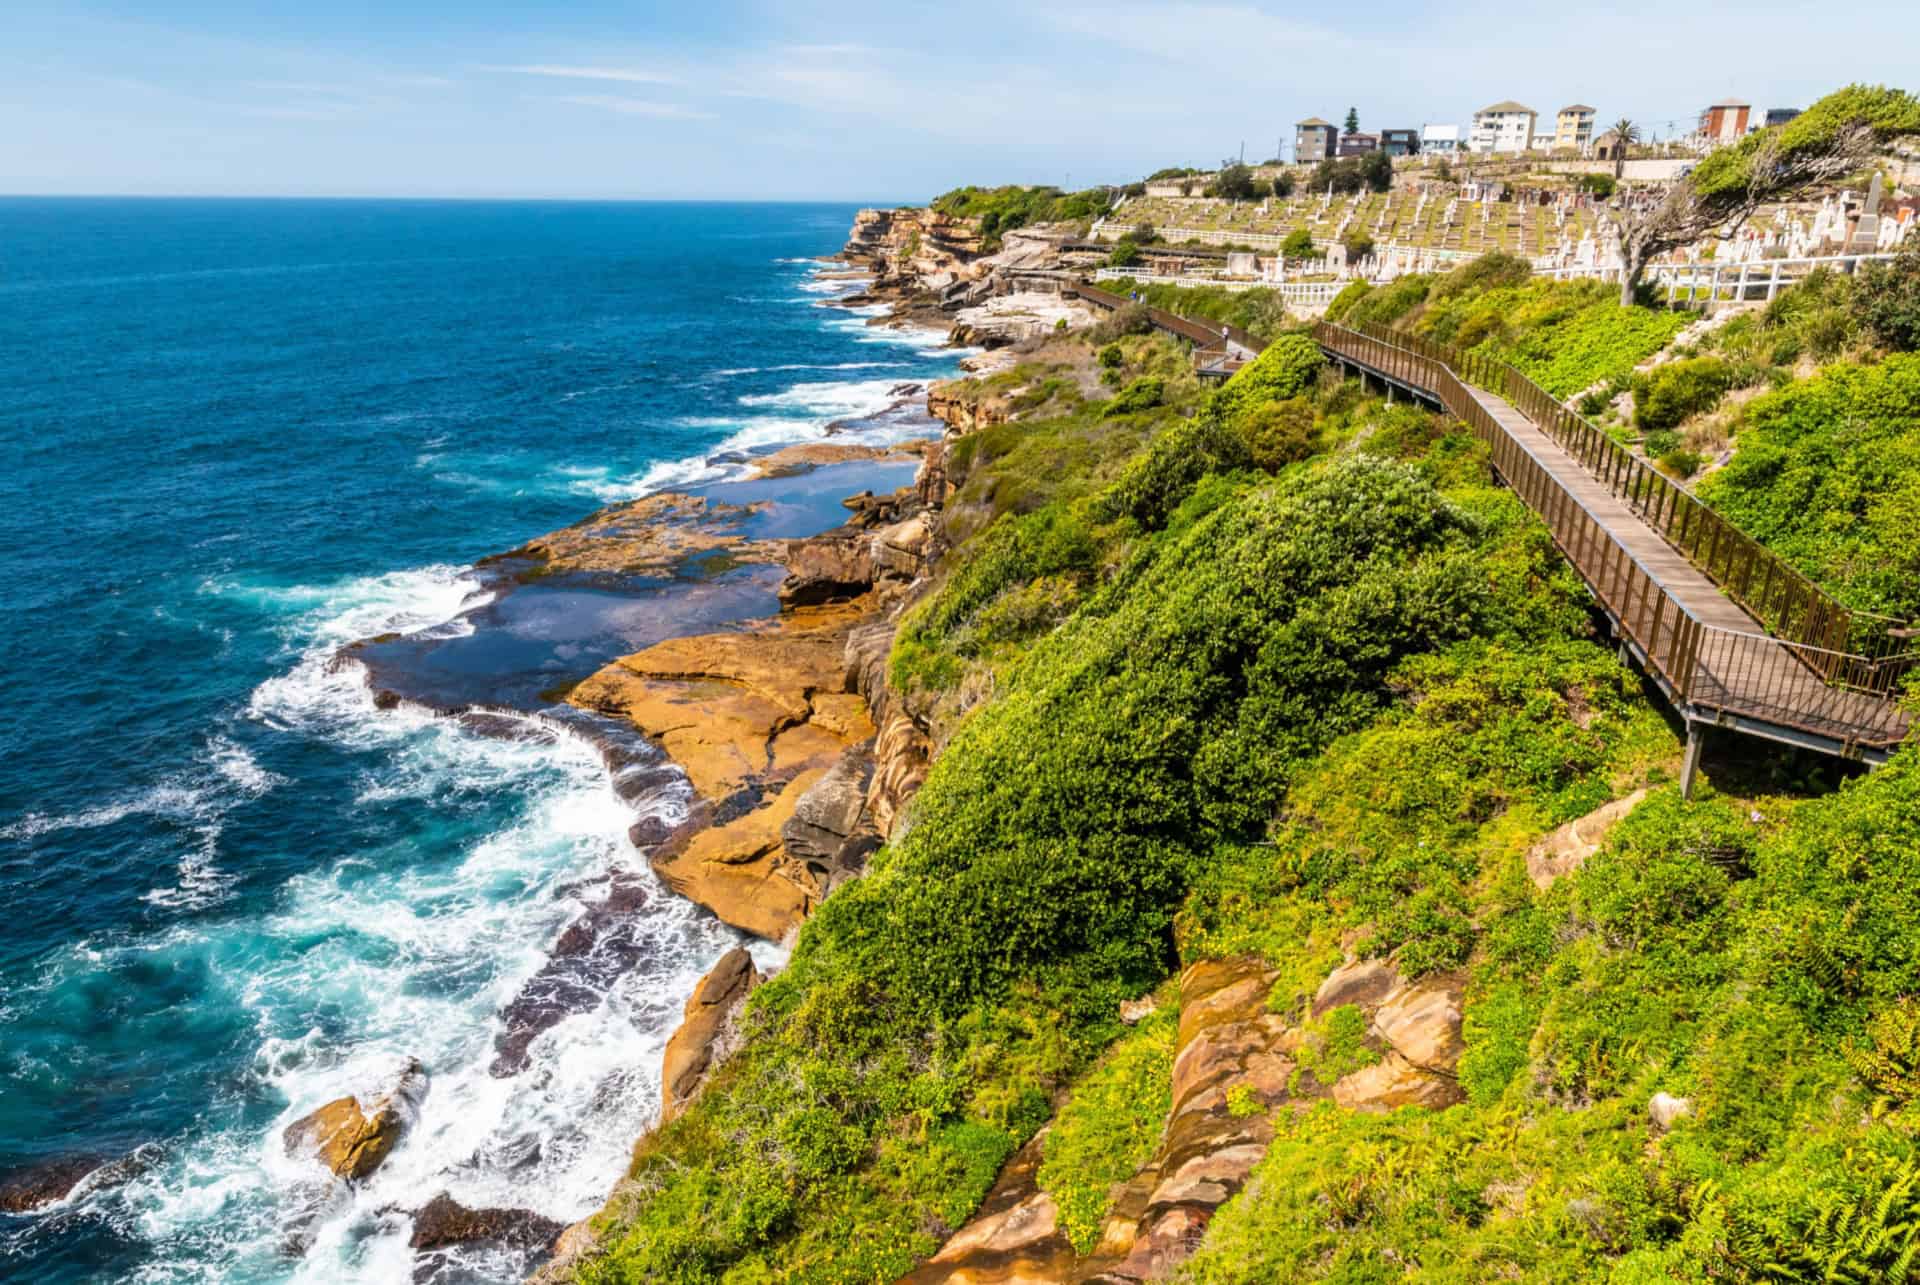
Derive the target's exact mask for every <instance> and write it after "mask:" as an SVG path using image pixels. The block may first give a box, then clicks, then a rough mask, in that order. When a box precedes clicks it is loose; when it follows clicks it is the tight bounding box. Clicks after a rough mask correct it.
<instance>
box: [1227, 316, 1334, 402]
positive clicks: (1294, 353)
mask: <svg viewBox="0 0 1920 1285" xmlns="http://www.w3.org/2000/svg"><path fill="white" fill-rule="evenodd" d="M1326 364H1327V356H1326V354H1325V353H1324V352H1322V351H1321V349H1320V345H1319V344H1317V343H1315V342H1314V341H1313V340H1312V338H1311V337H1309V336H1307V335H1303V334H1293V335H1282V336H1281V337H1280V338H1278V339H1276V340H1274V341H1273V342H1272V343H1270V344H1268V345H1267V347H1266V349H1265V350H1264V351H1263V352H1262V353H1261V354H1260V355H1259V356H1258V357H1256V358H1254V359H1253V360H1252V361H1250V362H1248V363H1247V364H1246V365H1244V366H1242V367H1241V368H1240V369H1239V370H1238V371H1236V372H1235V373H1234V376H1233V378H1231V379H1229V380H1228V381H1227V382H1226V384H1225V385H1223V386H1222V387H1221V389H1220V391H1219V392H1217V393H1216V394H1214V398H1213V404H1214V406H1215V407H1216V408H1217V409H1218V411H1219V413H1220V414H1222V415H1225V416H1233V415H1237V414H1239V413H1240V412H1242V411H1244V410H1247V409H1249V408H1250V407H1253V406H1257V405H1259V404H1260V403H1262V402H1277V401H1285V400H1286V399H1287V398H1289V397H1298V396H1299V395H1300V394H1301V393H1303V392H1306V391H1307V389H1309V388H1311V387H1312V386H1313V383H1314V381H1315V380H1316V379H1318V378H1319V377H1320V372H1321V371H1322V370H1323V369H1325V367H1326Z"/></svg>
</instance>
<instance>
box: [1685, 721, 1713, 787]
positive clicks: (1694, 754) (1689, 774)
mask: <svg viewBox="0 0 1920 1285" xmlns="http://www.w3.org/2000/svg"><path fill="white" fill-rule="evenodd" d="M1706 739H1707V734H1706V731H1705V729H1704V728H1702V727H1701V726H1700V724H1698V723H1696V722H1694V721H1693V720H1692V719H1688V720H1687V754H1686V757H1685V758H1683V759H1681V760H1680V797H1681V798H1683V799H1687V800H1689V801H1691V800H1692V798H1693V776H1694V773H1696V772H1698V771H1699V770H1700V747H1701V746H1702V745H1703V744H1704V743H1705V741H1706Z"/></svg>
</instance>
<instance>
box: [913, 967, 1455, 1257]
mask: <svg viewBox="0 0 1920 1285" xmlns="http://www.w3.org/2000/svg"><path fill="white" fill-rule="evenodd" d="M1276 977H1277V973H1276V972H1275V971H1274V970H1273V969H1272V968H1270V967H1268V966H1267V964H1266V963H1265V962H1264V961H1263V960H1260V959H1258V958H1253V957H1247V958H1241V959H1225V960H1203V961H1200V962H1198V963H1195V964H1192V965H1190V966H1188V968H1187V969H1186V970H1185V971H1184V972H1182V973H1181V974H1180V1030H1179V1035H1178V1037H1177V1041H1176V1044H1175V1052H1174V1059H1173V1074H1172V1108H1171V1110H1170V1111H1169V1112H1168V1115H1167V1120H1166V1124H1165V1126H1164V1128H1163V1130H1162V1132H1161V1138H1160V1145H1159V1147H1158V1148H1157V1149H1156V1150H1155V1152H1154V1154H1153V1156H1152V1157H1151V1158H1150V1159H1149V1160H1148V1161H1147V1163H1146V1164H1145V1165H1143V1166H1141V1168H1140V1169H1139V1171H1138V1172H1136V1173H1135V1174H1134V1176H1133V1177H1132V1178H1131V1179H1129V1180H1128V1181H1127V1182H1126V1183H1124V1184H1123V1185H1121V1186H1120V1187H1119V1188H1118V1189H1117V1190H1116V1192H1115V1193H1114V1197H1113V1205H1112V1209H1111V1212H1110V1213H1109V1214H1108V1216H1107V1218H1106V1221H1105V1223H1104V1224H1103V1225H1102V1228H1101V1236H1100V1243H1099V1245H1098V1246H1097V1247H1096V1248H1095V1249H1094V1251H1093V1252H1092V1253H1091V1254H1089V1255H1088V1256H1087V1257H1086V1258H1084V1259H1080V1258H1076V1257H1075V1256H1074V1253H1073V1249H1072V1246H1071V1245H1070V1244H1069V1243H1068V1241H1067V1239H1066V1237H1065V1235H1064V1234H1062V1233H1061V1232H1060V1231H1059V1229H1058V1227H1057V1225H1056V1222H1057V1219H1056V1210H1055V1207H1054V1204H1053V1201H1052V1198H1051V1197H1049V1196H1048V1195H1047V1194H1046V1193H1045V1192H1043V1191H1041V1190H1040V1188H1039V1184H1038V1178H1037V1172H1038V1169H1039V1165H1040V1161H1041V1159H1042V1158H1043V1155H1044V1146H1045V1144H1044V1135H1042V1138H1036V1139H1035V1140H1034V1141H1033V1142H1031V1143H1029V1144H1028V1145H1027V1147H1026V1148H1025V1149H1024V1150H1023V1151H1022V1152H1021V1153H1020V1155H1019V1156H1018V1157H1016V1159H1015V1161H1014V1162H1013V1163H1012V1164H1010V1165H1009V1166H1008V1167H1007V1169H1006V1170H1005V1171H1004V1172H1003V1173H1002V1174H1001V1177H1000V1180H999V1182H997V1183H996V1184H995V1186H994V1189H993V1191H992V1192H991V1193H989V1195H988V1197H987V1201H986V1203H985V1204H983V1205H982V1207H981V1211H980V1213H979V1214H978V1215H977V1216H976V1217H975V1218H974V1219H972V1220H971V1221H970V1222H969V1223H968V1224H967V1225H966V1226H965V1227H963V1228H962V1229H961V1230H960V1231H959V1232H957V1233H956V1234H955V1235H954V1236H953V1237H952V1238H950V1239H949V1240H948V1241H947V1243H946V1244H945V1245H943V1246H942V1247H941V1249H940V1251H939V1253H938V1254H936V1255H935V1256H934V1257H933V1258H931V1259H929V1260H928V1261H927V1262H926V1263H925V1264H923V1265H922V1266H921V1267H920V1268H919V1269H918V1270H917V1271H915V1272H913V1273H912V1274H911V1275H909V1276H907V1277H905V1278H904V1283H905V1285H961V1283H962V1282H964V1283H966V1285H978V1283H984V1282H1016V1281H1035V1282H1038V1281H1047V1282H1100V1283H1102V1285H1132V1283H1134V1282H1145V1281H1157V1280H1165V1279H1167V1278H1169V1277H1170V1276H1172V1275H1173V1274H1174V1273H1175V1272H1176V1271H1177V1270H1178V1268H1179V1266H1180V1264H1181V1263H1182V1262H1184V1261H1185V1260H1186V1258H1187V1257H1188V1255H1190V1254H1191V1253H1192V1252H1193V1249H1194V1247H1195V1246H1196V1245H1197V1244H1198V1243H1199V1241H1200V1239H1201V1237H1202V1236H1203V1235H1204V1234H1205V1232H1206V1228H1207V1226H1208V1224H1209V1223H1210V1222H1211V1221H1212V1220H1213V1216H1214V1214H1215V1213H1216V1212H1217V1211H1218V1210H1219V1208H1220V1206H1222V1205H1223V1204H1225V1203H1226V1202H1227V1201H1228V1200H1229V1199H1231V1198H1232V1197H1233V1195H1234V1193H1236V1192H1238V1191H1239V1190H1240V1189H1241V1188H1242V1187H1243V1186H1245V1184H1246V1182H1247V1179H1248V1177H1249V1176H1250V1175H1251V1174H1252V1172H1253V1168H1254V1166H1255V1165H1257V1164H1258V1163H1259V1162H1260V1160H1261V1158H1262V1157H1263V1156H1265V1155H1266V1152H1267V1148H1268V1146H1269V1145H1270V1144H1271V1143H1272V1141H1273V1138H1274V1124H1273V1120H1274V1113H1275V1111H1276V1110H1277V1109H1280V1108H1283V1107H1285V1106H1287V1105H1288V1104H1290V1103H1296V1102H1300V1101H1302V1100H1310V1099H1314V1098H1322V1097H1332V1098H1333V1099H1334V1100H1335V1101H1336V1102H1338V1103H1340V1104H1341V1105H1343V1106H1347V1107H1349V1108H1351V1109H1354V1110H1385V1109H1387V1108H1388V1107H1389V1106H1395V1105H1402V1104H1405V1103H1408V1102H1418V1103H1421V1104H1424V1105H1429V1106H1445V1105H1448V1104H1449V1103H1451V1102H1455V1101H1458V1100H1459V1089H1458V1086H1457V1085H1456V1084H1455V1083H1454V1081H1453V1067H1454V1064H1455V1063H1456V1062H1457V1061H1458V1059H1459V1056H1460V1048H1461V1043H1460V992H1459V987H1458V983H1457V981H1456V980H1454V979H1451V978H1443V979H1427V980H1423V981H1419V982H1410V981H1407V980H1406V979H1403V978H1401V977H1400V976H1399V975H1398V973H1397V972H1396V971H1395V970H1394V969H1393V967H1392V966H1391V965H1390V964H1387V963H1385V962H1383V961H1378V960H1361V961H1356V962H1353V963H1349V964H1347V965H1346V966H1345V967H1342V968H1340V969H1336V970H1335V971H1334V973H1333V975H1332V976H1330V977H1328V978H1327V980H1326V982H1325V983H1324V984H1322V985H1321V987H1320V989H1319V991H1318V992H1317V993H1316V994H1315V996H1314V998H1313V1002H1312V1004H1311V1006H1310V1008H1309V1014H1308V1015H1309V1016H1310V1017H1319V1016H1322V1015H1324V1014H1325V1013H1327V1012H1328V1011H1330V1010H1332V1009H1335V1008H1339V1007H1342V1006H1344V1005H1355V1006H1357V1007H1359V1008H1360V1009H1361V1010H1362V1011H1364V1012H1365V1013H1366V1015H1367V1019H1368V1041H1369V1044H1370V1045H1372V1046H1374V1048H1375V1052H1376V1053H1377V1054H1378V1055H1379V1061H1377V1062H1376V1063H1375V1064H1374V1065H1373V1066H1370V1067H1367V1068H1364V1069H1362V1070H1360V1071H1357V1072H1355V1073H1353V1074H1351V1075H1347V1076H1343V1077H1341V1078H1340V1079H1339V1080H1338V1081H1337V1082H1336V1083H1334V1084H1333V1085H1331V1086H1323V1085H1321V1084H1320V1083H1319V1082H1318V1081H1317V1080H1315V1079H1314V1077H1313V1076H1311V1075H1308V1074H1305V1073H1303V1072H1301V1073H1297V1072H1299V1071H1300V1067H1299V1064H1298V1062H1297V1059H1296V1053H1297V1052H1298V1050H1299V1049H1300V1046H1301V1042H1302V1040H1303V1038H1304V1037H1305V1028H1303V1027H1300V1026H1296V1025H1294V1024H1293V1023H1292V1022H1291V1021H1290V1019H1289V1018H1288V1017H1287V1016H1285V1015H1283V1014H1280V1013H1274V1012H1269V1011H1268V1008H1267V998H1268V995H1269V993H1270V992H1271V991H1272V990H1273V985H1274V981H1275V978H1276ZM1146 1011H1151V1009H1150V1008H1148V1007H1147V1006H1146V1005H1145V1004H1143V1003H1139V1002H1135V1003H1133V1004H1132V1005H1131V1013H1132V1014H1133V1016H1134V1017H1135V1018H1136V1019H1137V1018H1138V1017H1139V1016H1141V1015H1143V1012H1146Z"/></svg>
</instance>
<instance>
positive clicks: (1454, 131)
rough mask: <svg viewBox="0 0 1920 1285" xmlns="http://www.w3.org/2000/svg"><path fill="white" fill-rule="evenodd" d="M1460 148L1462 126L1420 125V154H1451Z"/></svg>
mask: <svg viewBox="0 0 1920 1285" xmlns="http://www.w3.org/2000/svg"><path fill="white" fill-rule="evenodd" d="M1459 150H1460V127H1459V126H1458V125H1422V126H1421V127H1420V154H1421V155H1422V156H1451V155H1453V154H1454V153H1455V152H1457V151H1459Z"/></svg>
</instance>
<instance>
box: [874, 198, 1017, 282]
mask: <svg viewBox="0 0 1920 1285" xmlns="http://www.w3.org/2000/svg"><path fill="white" fill-rule="evenodd" d="M985 252H986V241H985V238H984V237H983V236H982V235H981V234H980V229H979V226H978V225H977V224H976V223H975V222H974V221H973V220H971V219H956V218H951V217H949V216H948V215H945V214H942V213H940V212H939V211H938V210H928V209H912V208H904V209H892V210H886V209H872V210H861V211H860V212H859V213H857V214H855V215H854V216H853V230H852V232H851V233H850V234H849V235H848V238H847V244H846V246H845V248H843V249H842V250H841V252H840V257H841V258H843V259H845V260H846V261H847V262H849V263H855V264H859V265H860V266H862V267H865V268H868V269H871V270H872V272H873V274H874V281H875V285H876V287H877V288H881V289H885V288H888V287H897V286H911V287H914V288H918V289H925V290H933V291H940V290H945V289H948V288H950V287H952V286H954V285H956V284H964V283H968V282H972V281H974V280H977V279H978V278H980V277H982V276H984V275H985V274H986V270H987V269H986V268H985V267H984V266H981V265H980V263H979V261H980V259H981V258H982V257H983V255H984V254H985Z"/></svg>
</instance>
